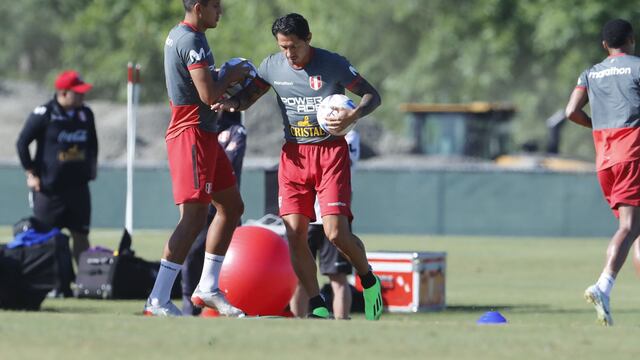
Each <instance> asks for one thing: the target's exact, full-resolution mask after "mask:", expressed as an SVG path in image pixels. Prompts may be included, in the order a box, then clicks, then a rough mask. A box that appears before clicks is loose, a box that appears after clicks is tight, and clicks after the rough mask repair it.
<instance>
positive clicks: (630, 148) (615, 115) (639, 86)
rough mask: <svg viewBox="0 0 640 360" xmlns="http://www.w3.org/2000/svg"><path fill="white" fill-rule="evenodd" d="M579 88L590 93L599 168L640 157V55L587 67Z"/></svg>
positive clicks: (612, 58)
mask: <svg viewBox="0 0 640 360" xmlns="http://www.w3.org/2000/svg"><path fill="white" fill-rule="evenodd" d="M576 87H578V88H586V90H587V92H588V96H589V103H590V106H591V120H592V126H593V140H594V143H595V149H596V168H597V169H598V170H602V169H606V168H608V167H611V166H613V165H615V164H617V163H620V162H624V161H630V160H634V159H640V58H638V57H636V56H632V55H627V54H620V55H613V56H609V57H608V58H606V59H605V60H604V61H602V62H601V63H599V64H596V65H594V66H592V67H591V68H589V69H587V70H585V71H584V72H583V73H582V74H581V75H580V78H579V79H578V84H577V85H576Z"/></svg>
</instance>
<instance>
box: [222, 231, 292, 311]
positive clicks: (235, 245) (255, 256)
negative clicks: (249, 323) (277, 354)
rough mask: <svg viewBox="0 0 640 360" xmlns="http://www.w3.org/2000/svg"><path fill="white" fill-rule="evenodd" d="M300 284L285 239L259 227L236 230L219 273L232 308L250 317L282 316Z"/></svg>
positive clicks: (223, 289)
mask: <svg viewBox="0 0 640 360" xmlns="http://www.w3.org/2000/svg"><path fill="white" fill-rule="evenodd" d="M297 281H298V279H297V278H296V275H295V273H294V271H293V268H292V267H291V260H290V258H289V246H288V244H287V242H286V240H284V239H283V238H281V237H280V236H279V235H278V234H276V233H275V232H273V231H271V230H269V229H266V228H263V227H259V226H241V227H239V228H237V229H236V230H235V232H234V233H233V238H232V240H231V245H230V246H229V250H228V251H227V255H226V257H225V259H224V263H223V264H222V270H221V272H220V289H221V290H222V291H224V292H226V294H227V299H228V300H229V302H230V303H231V304H232V305H233V306H235V307H238V308H240V309H242V311H244V312H245V313H246V314H247V315H253V316H255V315H281V314H282V313H283V310H284V309H285V307H286V306H287V304H288V303H289V300H290V299H291V296H292V295H293V292H294V291H295V288H296V284H297Z"/></svg>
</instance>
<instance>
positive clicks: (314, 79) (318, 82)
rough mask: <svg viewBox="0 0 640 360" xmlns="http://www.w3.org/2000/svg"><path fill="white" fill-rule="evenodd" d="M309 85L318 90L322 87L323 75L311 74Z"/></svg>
mask: <svg viewBox="0 0 640 360" xmlns="http://www.w3.org/2000/svg"><path fill="white" fill-rule="evenodd" d="M309 86H311V88H312V89H313V90H315V91H318V90H320V89H321V88H322V76H320V75H316V76H309Z"/></svg>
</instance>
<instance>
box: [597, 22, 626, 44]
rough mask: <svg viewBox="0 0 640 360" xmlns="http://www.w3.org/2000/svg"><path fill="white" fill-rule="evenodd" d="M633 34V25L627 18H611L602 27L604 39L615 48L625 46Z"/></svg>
mask: <svg viewBox="0 0 640 360" xmlns="http://www.w3.org/2000/svg"><path fill="white" fill-rule="evenodd" d="M631 36H633V27H632V26H631V23H629V22H628V21H627V20H623V19H615V20H610V21H608V22H607V23H606V24H604V27H603V28H602V40H604V41H606V43H607V46H609V47H610V48H613V49H619V48H621V47H623V46H624V44H625V43H626V42H627V40H628V39H629V37H631Z"/></svg>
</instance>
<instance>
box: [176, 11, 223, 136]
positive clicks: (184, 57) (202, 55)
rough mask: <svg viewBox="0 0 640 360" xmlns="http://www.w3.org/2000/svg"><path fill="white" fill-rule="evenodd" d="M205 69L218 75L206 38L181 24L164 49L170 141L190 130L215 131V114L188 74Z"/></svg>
mask: <svg viewBox="0 0 640 360" xmlns="http://www.w3.org/2000/svg"><path fill="white" fill-rule="evenodd" d="M202 67H207V68H209V70H210V71H211V72H213V71H215V62H214V58H213V53H212V52H211V49H210V48H209V44H208V43H207V38H206V37H205V35H204V33H202V32H200V31H198V30H197V29H196V28H194V27H193V26H192V25H190V24H187V23H184V22H183V23H180V24H178V25H177V26H176V27H174V28H173V29H172V30H171V32H169V36H168V37H167V40H166V41H165V45H164V73H165V77H166V79H165V80H166V84H167V93H168V95H169V101H170V104H171V122H170V123H169V128H168V129H167V136H166V137H167V139H171V138H173V137H175V136H177V135H178V134H180V133H181V132H182V130H184V129H185V128H187V127H191V126H198V127H199V128H200V129H202V130H205V131H210V132H215V131H216V118H217V117H216V113H215V112H214V111H212V110H211V108H210V106H209V105H207V104H204V103H203V102H202V101H201V100H200V96H199V95H198V91H197V89H196V87H195V85H194V84H193V80H192V79H191V75H190V74H189V70H193V69H197V68H202Z"/></svg>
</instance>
